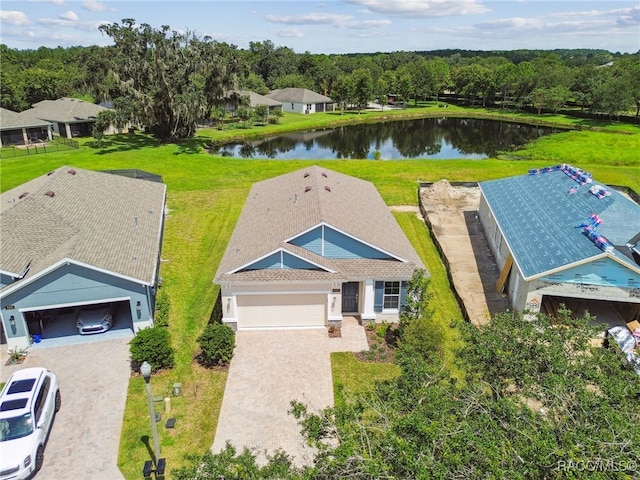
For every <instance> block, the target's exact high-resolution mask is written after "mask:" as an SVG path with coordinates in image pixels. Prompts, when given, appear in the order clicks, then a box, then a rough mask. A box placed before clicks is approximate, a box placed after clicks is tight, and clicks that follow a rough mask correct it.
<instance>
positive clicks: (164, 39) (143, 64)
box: [100, 19, 241, 141]
mask: <svg viewBox="0 0 640 480" xmlns="http://www.w3.org/2000/svg"><path fill="white" fill-rule="evenodd" d="M100 30H101V31H102V32H103V33H105V34H106V35H108V36H109V37H111V38H112V39H113V41H114V44H115V45H114V49H113V52H114V58H113V65H114V66H113V69H114V72H113V73H114V78H115V80H116V88H117V91H116V92H115V93H116V94H117V95H119V96H120V97H124V98H126V99H127V101H128V102H129V104H130V105H132V107H133V108H132V110H133V111H134V114H135V118H136V119H137V120H138V121H140V122H141V123H142V124H143V125H144V126H145V127H146V128H147V129H148V130H149V131H150V132H151V133H152V134H153V135H154V136H155V137H156V138H158V139H159V140H161V141H168V140H172V139H178V138H190V137H192V136H193V135H194V134H195V130H196V124H197V121H198V120H200V119H203V118H206V117H208V116H209V114H210V112H211V108H212V106H213V105H214V104H216V103H217V102H219V101H220V100H221V99H222V98H223V97H224V93H225V91H226V90H228V89H231V88H235V87H236V86H237V76H238V74H239V73H240V72H241V63H240V57H239V55H238V52H237V50H236V48H235V47H234V46H229V45H227V44H224V43H217V42H215V41H213V40H212V39H211V38H209V37H205V38H204V39H200V38H198V37H196V36H195V35H193V34H192V33H178V32H176V31H171V30H170V27H169V26H167V25H164V26H162V27H161V29H160V30H157V29H155V28H153V27H151V26H150V25H148V24H141V25H137V24H136V23H135V20H133V19H124V20H123V21H122V25H119V24H117V23H113V24H107V25H102V26H100Z"/></svg>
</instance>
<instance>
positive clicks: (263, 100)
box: [229, 90, 282, 108]
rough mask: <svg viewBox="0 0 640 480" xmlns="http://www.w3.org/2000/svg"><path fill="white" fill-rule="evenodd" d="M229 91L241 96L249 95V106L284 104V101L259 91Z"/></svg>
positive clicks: (276, 105)
mask: <svg viewBox="0 0 640 480" xmlns="http://www.w3.org/2000/svg"><path fill="white" fill-rule="evenodd" d="M229 93H235V94H237V95H239V96H241V97H245V96H246V97H249V106H250V107H251V108H255V107H256V106H258V105H268V106H269V107H278V106H281V105H282V102H279V101H278V100H275V99H273V98H270V97H266V96H264V95H260V94H259V93H256V92H252V91H251V90H232V91H231V92H229Z"/></svg>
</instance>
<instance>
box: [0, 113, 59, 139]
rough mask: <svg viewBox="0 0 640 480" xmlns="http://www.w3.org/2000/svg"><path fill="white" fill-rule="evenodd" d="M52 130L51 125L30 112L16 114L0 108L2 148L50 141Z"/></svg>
mask: <svg viewBox="0 0 640 480" xmlns="http://www.w3.org/2000/svg"><path fill="white" fill-rule="evenodd" d="M52 128H53V127H52V125H51V123H49V122H48V121H46V120H42V119H40V118H37V117H35V116H34V115H33V114H32V113H31V112H30V111H25V112H14V111H12V110H8V109H6V108H1V107H0V147H3V146H5V147H6V146H8V145H29V144H30V143H37V142H44V141H47V140H49V141H50V140H51V132H52Z"/></svg>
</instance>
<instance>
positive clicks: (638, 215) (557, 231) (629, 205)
mask: <svg viewBox="0 0 640 480" xmlns="http://www.w3.org/2000/svg"><path fill="white" fill-rule="evenodd" d="M479 185H480V188H481V190H482V194H483V195H484V197H485V198H486V200H487V202H488V205H489V207H490V208H491V211H492V212H493V215H494V216H495V218H496V220H497V223H498V225H499V227H500V229H501V231H502V233H503V235H504V237H505V240H506V242H507V243H508V245H509V247H510V249H511V252H512V254H513V256H514V260H515V262H516V264H517V265H518V266H519V267H520V270H521V271H522V274H523V275H524V277H525V278H529V277H532V276H536V275H539V274H543V273H545V272H548V271H550V270H554V269H557V268H561V267H564V266H567V265H571V264H573V263H576V262H580V261H584V260H587V259H589V258H591V257H595V256H598V255H602V254H603V250H602V249H600V248H599V247H598V246H596V244H595V243H594V242H592V241H591V240H589V239H588V238H587V236H586V235H584V234H583V231H582V228H578V227H577V226H578V225H580V224H581V223H582V222H586V221H587V220H588V218H589V216H590V215H592V214H597V215H598V216H599V218H600V219H601V220H602V223H601V224H600V225H599V226H598V227H597V228H596V231H597V232H598V233H599V234H600V235H603V236H604V237H606V238H607V239H608V240H609V241H610V242H611V243H612V244H613V245H614V246H615V247H616V248H615V249H614V250H613V252H611V255H615V256H616V257H617V258H619V259H620V260H622V261H624V262H627V263H629V264H630V265H632V266H633V265H635V264H634V263H633V262H632V261H631V260H630V259H629V256H628V251H629V249H628V247H626V243H627V242H629V241H630V240H631V239H632V238H633V237H634V236H635V235H637V234H638V232H640V207H639V206H638V205H637V204H636V203H634V202H633V201H631V200H630V199H628V198H627V197H625V196H624V195H622V194H620V193H618V192H617V191H615V190H614V189H612V188H608V187H606V185H604V184H601V183H598V182H596V181H595V179H593V180H592V182H591V183H587V184H585V185H582V186H580V185H579V183H577V182H576V181H575V180H573V179H572V178H571V177H570V176H568V175H567V174H565V173H564V172H563V171H562V170H554V171H550V172H547V173H540V174H535V175H522V176H517V177H510V178H504V179H500V180H492V181H487V182H482V183H480V184H479ZM594 185H601V186H603V187H604V188H607V190H608V191H609V192H610V195H609V196H606V197H604V198H600V199H598V198H597V197H596V196H595V195H594V194H592V193H591V192H590V191H589V189H590V188H591V187H593V186H594ZM571 190H573V191H571ZM637 267H638V266H637V265H635V268H637Z"/></svg>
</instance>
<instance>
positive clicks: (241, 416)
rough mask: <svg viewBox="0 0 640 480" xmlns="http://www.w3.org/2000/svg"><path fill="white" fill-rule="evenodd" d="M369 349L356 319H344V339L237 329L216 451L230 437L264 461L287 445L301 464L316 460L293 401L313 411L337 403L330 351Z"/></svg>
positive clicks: (319, 331)
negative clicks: (306, 439) (301, 429)
mask: <svg viewBox="0 0 640 480" xmlns="http://www.w3.org/2000/svg"><path fill="white" fill-rule="evenodd" d="M367 348H368V346H367V339H366V335H365V332H364V329H363V327H361V326H359V325H358V324H357V322H356V321H355V319H348V320H346V321H345V322H344V323H343V327H342V338H329V337H328V334H327V330H326V329H324V328H321V329H312V330H259V331H240V332H237V334H236V349H235V352H234V357H233V359H232V361H231V366H230V368H229V375H228V377H227V385H226V388H225V392H224V398H223V400H222V408H221V410H220V418H219V420H218V428H217V430H216V436H215V440H214V442H213V447H212V450H213V451H214V452H219V451H220V450H222V449H223V448H224V446H225V443H226V442H227V441H229V442H230V443H231V444H232V445H233V446H235V447H236V448H237V449H238V451H239V452H241V451H242V448H243V447H245V446H246V447H249V448H250V449H252V450H253V451H254V452H255V453H256V454H257V456H258V461H259V463H264V461H265V459H266V456H265V453H266V454H273V453H274V452H275V451H276V450H277V449H282V450H284V451H285V452H287V453H288V454H289V455H291V456H292V457H293V459H294V463H295V464H296V465H298V466H302V465H309V464H311V463H312V461H313V456H314V453H315V452H314V451H313V449H311V448H310V447H308V446H306V445H305V442H304V440H303V438H302V435H301V434H300V427H299V426H298V424H297V422H296V419H295V418H294V417H293V416H291V415H289V414H288V413H287V412H288V411H289V410H290V409H291V406H290V402H291V401H292V400H299V401H300V402H302V403H305V404H306V405H307V406H308V408H309V410H310V411H311V412H318V411H320V410H321V409H323V408H325V407H329V406H333V380H332V376H331V360H330V353H331V352H337V351H355V352H359V351H362V350H366V349H367Z"/></svg>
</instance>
